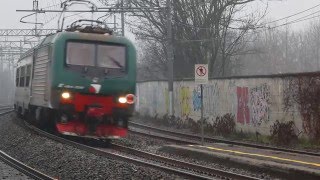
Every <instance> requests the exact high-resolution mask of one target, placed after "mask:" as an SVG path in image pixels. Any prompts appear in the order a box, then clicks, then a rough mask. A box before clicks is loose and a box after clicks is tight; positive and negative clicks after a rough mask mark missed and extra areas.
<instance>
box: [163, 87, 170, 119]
mask: <svg viewBox="0 0 320 180" xmlns="http://www.w3.org/2000/svg"><path fill="white" fill-rule="evenodd" d="M164 96H165V106H166V107H165V108H166V113H167V114H168V113H169V106H170V104H169V103H170V102H169V90H168V89H167V88H165V89H164Z"/></svg>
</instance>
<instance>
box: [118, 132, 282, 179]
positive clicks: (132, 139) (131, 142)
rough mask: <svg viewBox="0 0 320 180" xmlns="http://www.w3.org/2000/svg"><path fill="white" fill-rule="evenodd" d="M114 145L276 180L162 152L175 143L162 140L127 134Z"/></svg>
mask: <svg viewBox="0 0 320 180" xmlns="http://www.w3.org/2000/svg"><path fill="white" fill-rule="evenodd" d="M114 143H116V144H120V145H123V146H127V147H131V148H135V149H139V150H143V151H147V152H150V153H154V154H158V155H161V156H165V157H168V158H173V159H177V160H183V161H186V162H190V163H194V164H198V165H202V166H206V167H211V168H215V169H220V170H225V171H229V172H233V173H237V174H243V175H247V176H253V177H257V178H261V179H277V177H273V176H270V175H268V174H266V173H261V172H259V173H257V172H252V171H250V170H248V169H247V168H245V167H244V168H245V169H239V168H234V167H228V166H224V165H222V164H218V163H213V162H212V161H211V160H208V161H202V160H200V159H196V158H190V157H187V156H185V155H182V154H181V155H179V154H177V153H174V154H173V153H167V152H163V151H162V150H161V149H162V147H163V146H164V145H168V144H175V143H173V142H166V141H164V140H161V139H157V138H150V137H148V136H143V135H135V134H134V133H129V135H128V137H127V138H126V139H122V140H117V141H115V142H114Z"/></svg>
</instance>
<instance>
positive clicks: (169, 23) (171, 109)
mask: <svg viewBox="0 0 320 180" xmlns="http://www.w3.org/2000/svg"><path fill="white" fill-rule="evenodd" d="M166 3H167V60H168V71H169V72H168V90H169V114H170V116H173V115H174V101H173V99H174V96H173V44H172V14H171V13H172V12H171V11H172V4H171V0H167V2H166Z"/></svg>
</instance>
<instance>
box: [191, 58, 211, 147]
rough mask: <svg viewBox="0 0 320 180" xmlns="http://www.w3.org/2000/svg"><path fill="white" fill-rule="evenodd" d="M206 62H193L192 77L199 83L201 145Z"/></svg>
mask: <svg viewBox="0 0 320 180" xmlns="http://www.w3.org/2000/svg"><path fill="white" fill-rule="evenodd" d="M208 72H209V71H208V64H195V66H194V79H195V83H196V84H200V100H201V118H200V121H201V122H200V123H201V145H202V146H203V145H204V118H203V117H204V113H203V111H204V105H203V104H204V103H203V85H204V84H208Z"/></svg>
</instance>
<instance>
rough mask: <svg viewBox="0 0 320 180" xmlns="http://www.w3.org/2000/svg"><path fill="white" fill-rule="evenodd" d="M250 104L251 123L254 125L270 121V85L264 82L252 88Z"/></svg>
mask: <svg viewBox="0 0 320 180" xmlns="http://www.w3.org/2000/svg"><path fill="white" fill-rule="evenodd" d="M250 104H251V123H252V124H253V125H254V126H260V125H261V123H262V122H268V121H269V118H270V115H269V105H270V86H268V85H267V84H263V85H262V86H259V87H255V88H252V89H251V90H250Z"/></svg>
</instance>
